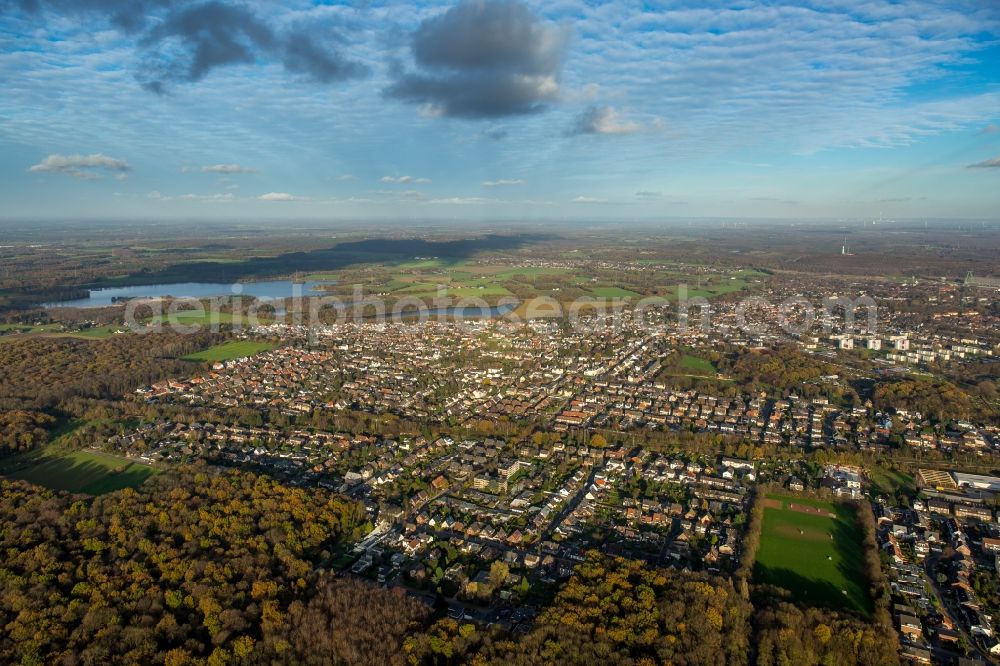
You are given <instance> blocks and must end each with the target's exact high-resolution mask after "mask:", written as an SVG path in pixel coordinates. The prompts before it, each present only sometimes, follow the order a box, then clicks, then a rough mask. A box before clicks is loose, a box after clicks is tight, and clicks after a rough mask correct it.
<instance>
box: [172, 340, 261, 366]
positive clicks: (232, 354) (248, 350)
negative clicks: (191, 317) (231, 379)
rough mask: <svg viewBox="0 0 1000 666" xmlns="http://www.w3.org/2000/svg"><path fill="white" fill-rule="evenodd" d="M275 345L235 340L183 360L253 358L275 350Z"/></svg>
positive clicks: (190, 355) (213, 360)
mask: <svg viewBox="0 0 1000 666" xmlns="http://www.w3.org/2000/svg"><path fill="white" fill-rule="evenodd" d="M273 348H274V345H272V344H271V343H269V342H254V341H253V340H234V341H233V342H224V343H222V344H221V345H215V346H214V347H209V348H208V349H203V350H202V351H200V352H196V353H194V354H188V355H187V356H183V357H182V358H183V359H184V360H185V361H212V362H215V361H230V360H232V359H234V358H243V357H245V356H253V355H254V354H259V353H261V352H263V351H267V350H268V349H273Z"/></svg>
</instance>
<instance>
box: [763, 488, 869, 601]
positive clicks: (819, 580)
mask: <svg viewBox="0 0 1000 666" xmlns="http://www.w3.org/2000/svg"><path fill="white" fill-rule="evenodd" d="M766 500H771V502H772V503H780V504H781V508H777V507H771V506H767V505H765V508H764V524H763V530H762V532H761V538H760V548H759V549H758V550H757V561H756V563H755V566H754V582H756V583H766V584H770V585H776V586H778V587H783V588H785V589H787V590H789V591H790V592H791V593H792V598H793V599H795V600H796V601H799V602H802V603H805V604H809V605H812V606H824V607H827V608H835V609H847V610H854V611H858V612H860V613H862V614H864V615H870V614H871V613H872V601H871V599H870V598H869V596H868V590H867V583H866V580H865V576H864V573H863V568H862V551H861V540H862V535H861V532H860V530H859V529H858V527H857V525H856V524H855V516H854V511H853V509H851V508H850V507H848V506H845V505H843V504H831V503H829V502H822V501H818V500H813V499H808V498H803V497H796V496H792V495H776V494H768V495H767V496H766V498H765V501H766ZM792 504H794V505H798V506H810V507H817V508H819V509H821V510H822V513H820V514H814V513H804V512H801V511H794V510H792V509H791V508H790V505H792ZM831 516H832V517H831Z"/></svg>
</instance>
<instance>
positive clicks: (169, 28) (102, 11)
mask: <svg viewBox="0 0 1000 666" xmlns="http://www.w3.org/2000/svg"><path fill="white" fill-rule="evenodd" d="M19 2H20V4H21V6H22V7H23V8H24V9H26V10H27V11H29V12H41V11H50V12H52V13H55V14H59V15H79V14H91V15H99V16H102V17H107V18H108V20H109V21H110V22H111V23H112V24H113V25H115V26H117V27H118V28H120V29H121V30H122V31H123V32H126V33H129V34H135V35H137V49H138V56H139V62H140V66H139V72H138V74H137V78H138V79H139V81H140V82H141V83H142V85H143V87H144V88H146V89H147V90H150V91H153V92H156V93H161V92H163V91H164V90H165V89H166V88H167V87H168V86H169V85H170V84H173V83H179V82H192V81H200V80H201V79H203V78H204V77H205V76H206V75H208V74H209V73H210V72H211V71H212V70H214V69H216V68H218V67H225V66H228V65H239V64H252V63H255V62H258V61H263V60H271V61H278V62H281V63H282V64H283V65H284V67H285V69H286V70H287V71H289V72H292V73H294V74H301V75H303V76H305V77H307V78H309V79H311V80H313V81H317V82H320V83H331V82H334V81H342V80H345V79H350V78H357V77H361V76H364V75H365V74H367V73H368V68H367V67H365V66H364V65H363V64H361V63H358V62H355V61H352V60H350V59H347V58H345V57H344V56H343V55H342V54H340V53H339V52H338V51H337V50H335V49H332V48H330V47H328V46H327V45H326V44H325V43H324V42H329V41H334V40H333V39H332V38H331V37H332V35H329V34H326V33H325V31H323V30H322V27H321V26H319V25H299V26H297V27H295V28H292V29H290V30H286V31H282V32H276V31H275V30H274V29H272V28H271V26H270V25H268V24H267V23H266V22H265V21H264V20H263V19H261V18H260V17H259V16H258V15H257V14H256V13H255V12H254V11H253V10H252V9H251V8H250V7H248V6H244V5H242V4H235V3H229V2H223V1H221V0H209V1H208V2H185V1H184V0H128V1H127V2H126V1H123V0H19ZM152 18H155V20H152Z"/></svg>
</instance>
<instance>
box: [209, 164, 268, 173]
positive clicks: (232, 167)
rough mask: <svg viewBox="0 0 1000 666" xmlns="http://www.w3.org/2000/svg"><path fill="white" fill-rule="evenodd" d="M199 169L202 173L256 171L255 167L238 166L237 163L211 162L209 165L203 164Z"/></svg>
mask: <svg viewBox="0 0 1000 666" xmlns="http://www.w3.org/2000/svg"><path fill="white" fill-rule="evenodd" d="M201 170H202V172H203V173H222V174H233V173H257V170H256V169H251V168H250V167H245V166H240V165H239V164H212V165H210V166H203V167H202V168H201Z"/></svg>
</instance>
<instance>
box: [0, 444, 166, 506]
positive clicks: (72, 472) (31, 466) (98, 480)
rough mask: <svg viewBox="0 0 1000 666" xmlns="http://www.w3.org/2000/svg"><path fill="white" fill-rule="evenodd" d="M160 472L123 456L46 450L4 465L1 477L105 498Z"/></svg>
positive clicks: (6, 461) (6, 462) (56, 448)
mask: <svg viewBox="0 0 1000 666" xmlns="http://www.w3.org/2000/svg"><path fill="white" fill-rule="evenodd" d="M157 473H158V471H157V470H156V469H155V468H153V467H149V466H147V465H142V464H140V463H135V462H132V461H130V460H127V459H125V458H121V457H119V456H113V455H109V454H105V453H98V452H96V451H66V450H61V449H59V448H58V447H46V448H43V449H36V450H34V451H29V452H28V453H23V454H21V455H17V456H14V457H11V458H8V459H5V460H4V461H3V463H2V464H0V474H2V475H3V476H6V477H9V478H12V479H21V480H24V481H27V482H29V483H34V484H37V485H40V486H45V487H46V488H52V489H53V490H68V491H70V492H74V493H87V494H88V495H101V494H103V493H110V492H112V491H115V490H121V489H122V488H135V487H136V486H138V485H139V484H141V483H142V482H143V481H145V480H146V479H148V478H149V477H151V476H153V475H154V474H157Z"/></svg>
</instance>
